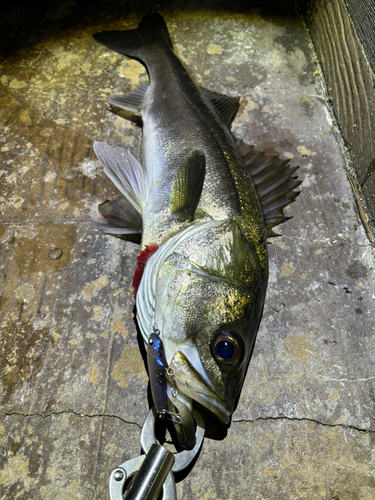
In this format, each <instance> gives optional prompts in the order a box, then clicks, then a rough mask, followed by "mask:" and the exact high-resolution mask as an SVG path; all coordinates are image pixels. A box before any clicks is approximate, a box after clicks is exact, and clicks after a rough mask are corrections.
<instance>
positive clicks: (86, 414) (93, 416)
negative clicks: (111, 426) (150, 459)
mask: <svg viewBox="0 0 375 500" xmlns="http://www.w3.org/2000/svg"><path fill="white" fill-rule="evenodd" d="M64 414H69V415H76V416H77V417H81V418H99V417H104V418H115V419H117V420H120V421H121V422H123V423H124V424H128V425H135V426H136V427H138V429H140V430H141V429H142V426H141V425H139V424H138V423H137V422H130V421H128V420H125V419H123V418H121V417H119V416H118V415H108V414H106V413H94V414H92V415H90V414H89V413H82V412H77V411H73V410H61V411H56V412H51V413H21V412H17V411H13V412H9V413H2V414H0V418H4V417H11V416H12V415H16V416H20V417H24V418H29V417H40V418H49V417H53V416H55V415H64Z"/></svg>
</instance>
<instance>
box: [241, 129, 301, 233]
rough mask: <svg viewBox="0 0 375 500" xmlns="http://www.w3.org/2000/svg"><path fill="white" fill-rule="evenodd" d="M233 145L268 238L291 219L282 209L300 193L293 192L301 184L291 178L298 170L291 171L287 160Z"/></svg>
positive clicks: (292, 169) (251, 148)
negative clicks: (239, 155)
mask: <svg viewBox="0 0 375 500" xmlns="http://www.w3.org/2000/svg"><path fill="white" fill-rule="evenodd" d="M235 143H236V146H237V147H238V151H239V152H240V154H241V157H242V161H243V164H244V166H245V169H246V170H247V172H248V173H249V174H250V176H251V179H252V181H253V183H254V186H255V189H256V191H257V193H258V197H259V201H260V203H261V205H262V209H263V216H264V221H265V223H266V228H267V237H270V236H278V235H277V234H276V233H275V232H274V231H272V228H273V227H275V226H277V225H279V224H282V223H283V222H285V221H287V220H288V219H290V218H291V217H286V216H285V214H284V208H285V207H286V206H287V205H289V203H292V202H293V201H294V200H295V199H296V198H297V196H298V195H299V194H300V191H294V189H296V188H297V187H298V186H299V185H300V184H301V183H302V181H298V180H297V177H293V174H294V173H295V171H296V170H297V169H298V167H294V168H291V167H289V160H281V159H280V158H279V157H278V156H269V155H267V154H265V153H264V152H262V151H257V150H256V149H254V147H253V146H249V145H248V144H246V143H245V142H242V141H239V140H238V139H235Z"/></svg>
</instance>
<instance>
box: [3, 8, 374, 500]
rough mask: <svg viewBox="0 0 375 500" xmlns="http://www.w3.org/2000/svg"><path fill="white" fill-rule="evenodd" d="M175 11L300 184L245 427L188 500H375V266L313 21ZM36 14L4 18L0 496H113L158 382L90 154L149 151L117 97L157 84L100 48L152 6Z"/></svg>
mask: <svg viewBox="0 0 375 500" xmlns="http://www.w3.org/2000/svg"><path fill="white" fill-rule="evenodd" d="M163 5H164V4H163V3H160V4H158V10H159V12H161V13H162V14H163V15H164V16H165V19H166V21H167V24H168V26H169V29H170V33H171V37H172V40H173V43H174V46H175V48H176V52H177V53H178V55H179V57H180V58H181V59H182V61H183V62H184V63H185V64H186V66H187V68H188V69H189V71H190V72H191V74H192V75H194V77H195V79H196V81H197V82H198V83H199V84H200V85H202V86H203V87H206V88H208V89H210V90H214V91H217V92H220V93H224V94H228V95H234V96H235V95H240V96H241V106H240V110H239V113H238V116H237V118H236V120H235V122H234V125H233V131H234V133H235V134H236V135H237V136H238V137H241V138H245V139H246V141H247V142H249V143H250V144H254V145H255V146H256V147H257V148H258V149H261V150H266V151H268V152H270V153H278V154H281V155H282V156H283V157H286V158H290V161H291V164H292V165H300V170H299V175H300V178H302V179H304V182H303V186H302V194H301V195H300V197H299V198H298V199H297V201H296V202H295V203H294V204H293V205H292V206H291V207H290V208H289V209H288V214H289V215H293V219H291V220H290V221H288V222H287V223H285V224H283V226H281V227H280V232H281V233H282V237H281V238H275V239H274V240H273V241H272V244H271V245H269V253H270V283H269V289H268V294H267V300H266V307H265V313H264V316H263V320H262V324H261V327H260V330H259V334H258V338H257V342H256V346H255V350H254V354H253V357H252V360H251V363H250V367H249V371H248V374H247V378H246V380H245V384H244V387H243V391H242V395H241V398H240V401H239V404H238V407H237V410H236V411H235V413H234V415H233V421H232V425H231V427H230V428H229V430H228V434H227V437H226V438H225V439H223V440H220V441H214V440H210V439H206V440H205V442H204V446H203V449H202V452H201V454H200V456H199V458H198V460H197V463H196V464H195V467H194V468H193V470H192V471H191V473H190V474H189V475H188V476H187V477H186V478H185V479H184V480H183V481H182V482H180V483H178V485H177V490H178V498H179V499H193V498H194V499H195V498H198V499H218V500H227V499H230V500H244V499H276V498H277V499H278V500H284V499H285V500H292V499H293V500H294V499H308V500H315V499H336V500H346V499H348V500H349V499H350V500H370V499H375V475H374V471H375V455H374V449H375V447H374V436H375V409H374V398H375V396H374V395H375V369H374V360H375V356H374V354H375V321H374V306H375V284H374V252H373V250H372V249H371V246H370V245H369V242H368V240H367V238H366V234H365V232H364V230H363V227H362V226H361V223H360V221H359V218H358V214H357V211H356V206H355V202H354V198H353V193H352V191H351V188H350V185H349V182H348V180H347V177H346V170H345V169H346V158H345V152H344V149H343V146H342V143H341V140H340V137H339V135H338V134H337V130H336V127H335V122H334V120H333V119H332V115H331V113H330V108H329V104H328V103H327V99H326V94H325V90H324V84H323V79H322V75H321V73H320V71H319V66H318V65H317V63H316V61H315V58H314V52H313V50H312V46H311V44H310V39H309V35H308V32H307V30H306V27H305V25H304V23H303V21H302V19H301V18H299V17H298V16H296V15H294V14H293V12H292V13H290V12H288V10H287V9H284V10H283V9H280V10H279V12H275V11H272V10H267V9H265V10H260V9H256V8H254V9H251V8H248V9H247V10H244V9H242V10H241V9H240V7H238V5H237V7H236V4H234V5H233V4H232V5H231V3H228V4H223V3H222V2H221V3H220V2H218V3H217V5H216V4H215V9H214V8H212V10H210V9H209V8H205V5H206V4H205V3H204V2H203V4H202V3H201V2H188V3H182V2H181V3H179V2H177V3H176V6H175V7H176V8H175V9H172V7H171V6H169V7H166V6H164V7H163ZM220 5H224V8H222V9H220ZM25 9H26V10H25ZM25 9H24V10H23V11H21V10H20V9H18V10H17V9H16V8H15V9H14V11H9V12H10V13H9V15H8V17H7V18H6V19H5V21H4V19H3V21H2V23H3V24H2V33H3V34H4V33H5V38H3V45H2V46H3V49H4V54H5V57H4V60H3V62H2V63H1V75H0V99H1V106H0V117H1V126H2V136H1V139H0V140H1V141H2V142H1V145H0V151H1V166H0V169H1V170H0V173H1V202H0V203H1V206H0V209H1V232H0V236H1V249H0V255H1V257H0V265H1V268H2V274H1V277H0V279H1V281H0V283H1V292H2V298H1V316H0V330H1V333H0V338H1V365H0V366H1V374H0V375H1V384H0V387H1V392H0V394H1V421H0V446H1V453H0V499H1V500H5V499H18V500H24V499H25V500H26V499H27V500H31V499H33V500H37V499H38V500H39V499H52V498H53V499H55V500H63V499H64V500H65V499H82V500H86V499H87V500H89V499H92V498H96V499H105V498H107V482H108V477H109V474H110V471H111V470H112V469H113V468H114V467H115V466H117V465H118V464H120V463H121V462H122V461H124V460H126V459H129V458H132V457H134V456H136V455H138V454H139V452H140V443H139V436H140V428H141V426H142V424H143V421H144V418H145V416H146V414H147V412H148V402H147V383H148V378H147V374H146V371H145V369H144V364H143V360H142V357H141V355H140V353H139V349H138V343H137V336H136V329H135V325H134V322H133V318H132V309H133V300H132V289H131V280H132V274H133V272H134V269H135V258H136V256H137V253H138V247H137V246H136V245H134V244H131V243H125V242H121V241H120V240H116V239H114V238H111V237H109V236H105V235H104V234H102V233H100V232H99V231H97V230H95V229H92V228H91V227H90V226H88V225H87V224H86V221H87V219H88V218H89V214H90V213H91V212H93V211H94V210H95V209H96V206H97V205H98V203H100V202H102V201H104V200H106V199H107V198H110V197H111V196H114V194H115V189H114V188H113V187H112V186H111V184H110V182H109V181H108V180H107V179H106V178H105V176H104V174H103V172H102V171H101V169H100V167H99V165H98V162H97V161H96V160H95V157H94V154H93V151H92V143H93V141H94V140H101V141H104V142H107V143H108V144H110V145H112V146H120V145H124V144H125V146H128V147H130V149H131V151H132V152H133V153H134V155H135V156H138V155H139V149H140V144H141V139H142V137H141V131H140V130H139V129H137V128H136V126H133V125H132V124H130V123H128V122H125V121H123V120H122V119H121V118H119V117H118V116H116V115H113V114H111V113H110V112H109V111H108V110H107V104H106V98H107V97H108V96H109V95H111V94H117V93H123V92H126V91H127V90H130V89H131V88H133V87H134V86H135V85H136V84H137V83H138V82H139V81H140V79H142V78H145V75H144V70H143V68H142V66H140V65H139V64H138V63H136V62H134V61H129V60H126V59H125V58H123V57H121V56H119V55H117V54H115V53H112V52H110V51H109V50H106V49H104V48H103V47H102V46H100V45H98V44H96V43H95V42H94V41H93V39H92V34H93V33H94V32H96V31H99V30H104V29H123V28H124V29H125V28H127V27H134V26H135V25H136V24H137V22H138V21H139V20H140V18H141V17H142V15H143V14H145V13H147V12H149V11H151V10H152V7H151V5H148V6H147V7H146V3H143V4H142V9H139V8H137V6H136V4H134V3H124V4H120V3H119V2H117V4H116V2H114V3H113V4H110V3H107V4H103V5H99V3H98V2H96V3H93V4H91V7H88V6H85V5H84V3H79V2H77V3H76V2H70V1H69V2H65V3H56V4H55V6H52V7H50V6H46V8H45V9H44V10H43V9H42V10H41V11H40V12H39V13H37V14H36V13H35V8H34V10H33V8H32V7H30V8H29V10H27V8H26V7H25Z"/></svg>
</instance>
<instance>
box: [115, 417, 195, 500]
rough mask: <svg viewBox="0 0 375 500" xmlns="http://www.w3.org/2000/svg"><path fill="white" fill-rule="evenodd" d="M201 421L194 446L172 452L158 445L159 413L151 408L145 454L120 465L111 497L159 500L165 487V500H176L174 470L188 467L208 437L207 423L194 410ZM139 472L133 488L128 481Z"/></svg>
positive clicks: (144, 436)
mask: <svg viewBox="0 0 375 500" xmlns="http://www.w3.org/2000/svg"><path fill="white" fill-rule="evenodd" d="M193 416H194V419H195V421H196V424H197V428H196V432H195V438H196V443H195V446H194V448H193V449H191V450H184V451H181V452H180V453H171V452H170V451H169V450H167V449H166V448H165V447H164V446H162V445H160V444H158V442H157V440H156V436H155V416H154V413H153V410H152V409H151V410H150V412H149V413H148V415H147V417H146V420H145V422H144V424H143V427H142V432H141V445H142V450H143V451H144V452H145V455H140V456H138V457H135V458H132V459H130V460H128V461H127V462H124V463H122V464H121V465H119V466H118V467H116V468H115V469H114V470H113V471H112V473H111V476H110V478H109V498H110V500H156V499H157V497H158V495H159V493H160V491H161V489H163V496H162V500H176V499H177V496H176V484H175V480H174V476H173V473H174V472H180V471H182V470H184V469H185V468H186V467H187V466H188V465H189V464H190V463H191V462H192V461H193V460H194V458H195V457H196V456H197V454H198V452H199V450H200V447H201V445H202V442H203V439H204V432H205V429H204V422H203V418H202V417H201V415H200V414H199V413H198V412H197V411H195V410H194V412H193ZM133 475H135V477H134V479H133V482H132V484H131V486H130V488H129V489H125V488H126V484H125V483H126V481H127V480H128V479H129V478H130V477H131V476H133Z"/></svg>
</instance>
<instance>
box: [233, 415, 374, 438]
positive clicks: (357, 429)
mask: <svg viewBox="0 0 375 500" xmlns="http://www.w3.org/2000/svg"><path fill="white" fill-rule="evenodd" d="M267 420H291V421H294V422H313V423H315V424H318V425H322V426H323V427H343V428H344V429H352V430H354V431H357V432H363V433H369V434H374V433H375V430H371V429H361V428H360V427H355V426H354V425H345V424H327V423H325V422H320V421H319V420H315V419H313V418H306V417H305V418H296V417H285V416H279V417H259V418H254V419H251V420H246V419H241V420H232V422H235V423H240V424H241V423H252V422H258V421H265V422H266V421H267Z"/></svg>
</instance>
